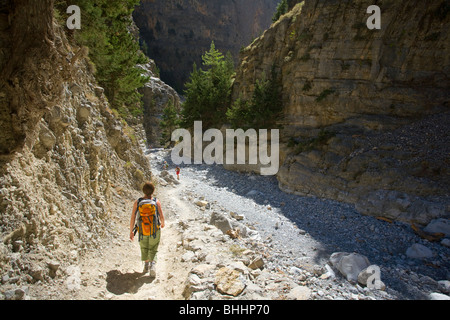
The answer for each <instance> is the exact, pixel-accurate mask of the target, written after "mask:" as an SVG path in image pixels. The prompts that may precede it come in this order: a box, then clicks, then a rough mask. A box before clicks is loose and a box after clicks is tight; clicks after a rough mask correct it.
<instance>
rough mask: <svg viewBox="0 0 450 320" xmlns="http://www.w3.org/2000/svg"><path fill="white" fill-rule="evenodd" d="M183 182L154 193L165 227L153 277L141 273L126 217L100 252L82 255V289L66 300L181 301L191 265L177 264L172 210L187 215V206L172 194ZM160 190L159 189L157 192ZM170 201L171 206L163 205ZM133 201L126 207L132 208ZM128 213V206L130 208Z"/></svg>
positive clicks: (177, 240) (138, 258) (178, 258)
mask: <svg viewBox="0 0 450 320" xmlns="http://www.w3.org/2000/svg"><path fill="white" fill-rule="evenodd" d="M180 188H182V184H181V185H178V186H177V187H176V188H173V189H159V190H157V194H156V196H157V197H158V198H159V199H160V201H161V202H162V205H163V213H164V216H165V219H166V226H165V228H164V229H162V234H161V243H160V246H159V252H158V262H157V264H156V277H155V278H151V277H150V276H149V274H148V273H147V274H143V273H142V271H143V263H142V262H141V259H140V249H139V243H138V241H137V239H136V238H135V239H134V241H133V242H132V241H131V240H130V239H129V221H130V220H129V217H127V219H122V221H120V220H119V219H117V220H118V224H119V225H118V228H119V229H120V238H119V239H117V242H115V243H114V244H113V245H111V246H109V247H107V248H105V249H104V250H103V251H97V252H95V253H93V254H91V255H90V256H88V257H85V258H84V259H83V260H82V262H81V264H80V269H81V289H80V290H76V291H75V292H73V295H72V296H70V295H69V296H66V297H65V298H67V299H75V300H93V299H101V300H105V299H106V300H181V299H184V298H183V296H182V293H183V290H184V281H185V280H186V278H187V275H188V273H189V271H190V270H191V266H190V265H189V264H187V263H183V264H180V263H179V260H180V253H179V249H178V244H179V242H180V241H181V235H180V233H179V231H178V230H177V228H176V224H177V221H174V220H173V219H171V218H172V217H174V215H175V212H176V213H177V215H178V217H179V218H180V219H183V218H184V216H187V215H189V214H190V213H189V209H188V208H187V206H186V205H185V204H184V203H183V201H181V200H179V198H178V197H177V196H175V195H176V194H177V193H178V192H179V190H180ZM158 191H159V192H158ZM167 203H171V206H165V205H164V204H167ZM132 204H133V202H130V205H129V207H130V208H132ZM130 214H131V209H130Z"/></svg>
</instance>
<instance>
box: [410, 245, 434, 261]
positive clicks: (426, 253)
mask: <svg viewBox="0 0 450 320" xmlns="http://www.w3.org/2000/svg"><path fill="white" fill-rule="evenodd" d="M406 256H407V257H409V258H413V259H424V258H431V257H432V256H433V252H432V251H431V250H430V249H428V248H427V247H425V246H424V245H421V244H420V243H415V244H413V245H412V246H411V247H409V248H408V249H407V250H406Z"/></svg>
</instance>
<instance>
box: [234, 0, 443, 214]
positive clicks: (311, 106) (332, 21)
mask: <svg viewBox="0 0 450 320" xmlns="http://www.w3.org/2000/svg"><path fill="white" fill-rule="evenodd" d="M372 4H374V3H373V1H351V0H345V1H325V0H309V1H305V2H304V3H302V4H298V5H296V6H295V7H294V8H293V10H291V11H290V12H289V13H288V14H286V15H284V16H283V17H282V18H281V19H280V20H279V21H278V22H277V23H275V24H273V25H272V26H271V28H269V29H268V30H267V31H265V32H264V34H263V35H262V36H261V37H259V38H258V39H256V40H255V41H254V42H253V43H252V44H251V45H250V46H248V47H247V48H245V50H242V52H241V59H240V64H239V66H238V70H237V75H236V80H235V84H234V87H233V99H234V100H236V99H237V98H239V97H241V98H244V99H249V98H250V97H251V95H252V92H253V90H254V84H255V81H256V80H257V79H261V78H262V77H263V74H266V75H268V74H270V70H271V68H272V66H275V67H276V70H277V71H278V75H279V77H280V79H281V82H282V85H283V105H284V113H283V117H282V119H280V122H279V123H280V125H281V126H282V127H283V129H282V134H281V135H282V140H283V144H282V145H283V146H282V150H281V153H282V155H283V165H282V167H281V169H280V172H279V173H278V176H277V177H278V180H279V184H280V187H281V188H282V189H283V190H285V191H287V192H293V193H298V194H301V195H309V196H318V197H324V198H331V199H336V200H339V201H345V202H350V203H354V204H356V207H357V209H358V210H359V211H360V212H362V213H365V214H372V215H376V216H384V217H388V218H391V219H398V220H403V221H407V222H415V223H426V222H428V221H430V220H431V219H433V218H436V217H441V216H448V215H449V200H448V194H449V191H450V188H449V184H448V181H450V179H449V178H450V177H449V172H448V165H449V162H450V160H449V157H448V154H449V151H450V150H449V148H450V144H449V137H448V129H447V128H448V127H449V124H450V123H449V111H450V110H449V104H448V103H449V97H450V91H449V88H450V79H449V71H450V63H449V59H450V54H449V53H450V52H449V51H450V47H449V46H448V44H449V33H448V30H449V27H450V23H449V22H450V15H449V14H448V12H449V3H448V1H413V0H409V1H406V0H405V1H377V3H376V4H377V5H378V6H380V8H381V10H382V16H381V17H382V28H381V30H369V29H368V28H367V26H366V20H367V19H368V17H369V16H370V15H369V14H367V12H366V10H367V8H368V7H369V6H370V5H372Z"/></svg>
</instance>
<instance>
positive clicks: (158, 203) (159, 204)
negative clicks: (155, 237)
mask: <svg viewBox="0 0 450 320" xmlns="http://www.w3.org/2000/svg"><path fill="white" fill-rule="evenodd" d="M156 205H157V206H158V212H159V216H160V218H161V228H164V227H165V226H166V222H165V219H164V214H163V211H162V208H161V202H160V201H159V200H157V201H156Z"/></svg>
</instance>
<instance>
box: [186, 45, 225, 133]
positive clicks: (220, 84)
mask: <svg viewBox="0 0 450 320" xmlns="http://www.w3.org/2000/svg"><path fill="white" fill-rule="evenodd" d="M202 61H203V63H202V65H203V68H204V69H199V68H198V67H197V65H196V64H195V63H194V66H193V71H192V73H191V75H190V79H189V81H188V82H187V83H186V85H185V86H186V90H185V92H184V95H185V97H186V101H185V102H184V104H183V108H182V126H183V127H185V128H189V127H192V126H193V124H194V121H202V122H203V127H204V128H212V127H217V126H220V125H222V124H223V123H224V119H225V118H226V117H225V113H226V111H227V109H228V106H229V104H230V97H231V85H232V77H233V75H234V65H233V60H232V57H231V54H229V53H228V54H227V55H226V56H224V55H223V54H222V53H221V52H220V51H218V50H217V49H216V47H215V45H214V42H212V43H211V47H210V50H209V51H208V52H206V53H205V54H204V55H203V56H202Z"/></svg>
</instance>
